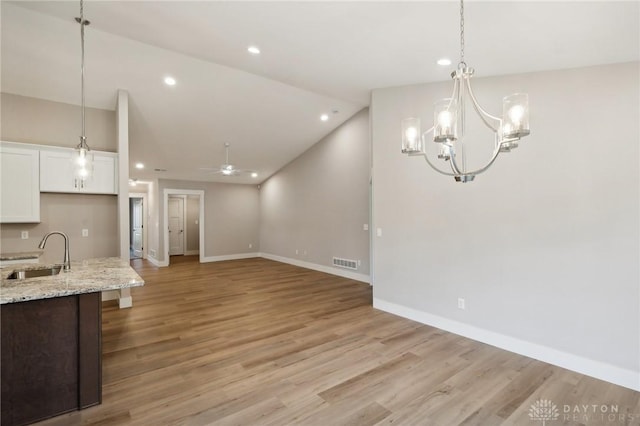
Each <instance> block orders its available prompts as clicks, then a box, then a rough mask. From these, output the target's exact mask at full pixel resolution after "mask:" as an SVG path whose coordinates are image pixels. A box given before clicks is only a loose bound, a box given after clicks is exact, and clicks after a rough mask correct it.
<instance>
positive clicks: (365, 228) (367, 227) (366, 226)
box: [362, 223, 369, 231]
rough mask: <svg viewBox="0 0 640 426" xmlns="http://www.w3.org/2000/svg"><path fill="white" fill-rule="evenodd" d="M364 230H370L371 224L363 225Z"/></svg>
mask: <svg viewBox="0 0 640 426" xmlns="http://www.w3.org/2000/svg"><path fill="white" fill-rule="evenodd" d="M362 230H363V231H368V230H369V224H368V223H365V224H364V225H362Z"/></svg>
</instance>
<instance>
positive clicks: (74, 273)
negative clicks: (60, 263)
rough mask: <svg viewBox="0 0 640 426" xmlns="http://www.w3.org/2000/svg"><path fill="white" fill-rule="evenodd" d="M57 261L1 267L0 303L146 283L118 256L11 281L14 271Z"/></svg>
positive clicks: (76, 263) (41, 267) (80, 263)
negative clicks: (48, 273)
mask: <svg viewBox="0 0 640 426" xmlns="http://www.w3.org/2000/svg"><path fill="white" fill-rule="evenodd" d="M52 266H54V264H44V263H39V264H38V263H24V264H20V263H18V264H14V265H6V266H4V267H1V268H0V277H1V278H2V282H1V283H0V304H5V303H16V302H25V301H28V300H37V299H48V298H52V297H61V296H71V295H74V294H82V293H95V292H98V291H107V290H119V289H122V288H129V287H139V286H142V285H144V281H143V280H142V278H140V275H138V274H137V273H136V272H135V271H134V270H133V268H131V266H130V265H129V262H128V261H126V260H122V259H120V258H119V257H108V258H101V259H88V260H83V261H77V262H71V271H69V272H64V271H60V273H59V274H58V275H53V276H46V277H37V278H28V279H22V280H8V279H7V277H8V276H9V275H10V274H11V273H12V272H13V271H15V270H22V269H23V270H30V269H44V268H47V267H52Z"/></svg>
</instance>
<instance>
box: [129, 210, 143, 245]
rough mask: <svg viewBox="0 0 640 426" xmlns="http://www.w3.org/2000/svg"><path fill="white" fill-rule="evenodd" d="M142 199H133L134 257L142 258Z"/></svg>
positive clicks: (132, 243) (132, 234)
mask: <svg viewBox="0 0 640 426" xmlns="http://www.w3.org/2000/svg"><path fill="white" fill-rule="evenodd" d="M142 202H143V200H142V198H132V199H131V248H132V249H133V256H134V257H138V258H140V257H142Z"/></svg>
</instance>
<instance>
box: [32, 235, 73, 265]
mask: <svg viewBox="0 0 640 426" xmlns="http://www.w3.org/2000/svg"><path fill="white" fill-rule="evenodd" d="M53 234H58V235H62V238H64V263H63V265H64V266H63V267H62V270H63V271H64V272H69V271H70V270H71V259H70V258H69V237H67V234H65V233H64V232H58V231H53V232H49V233H48V234H47V235H45V236H44V237H42V241H40V244H38V248H39V249H40V250H42V249H44V245H45V244H46V243H47V238H49V237H50V236H51V235H53Z"/></svg>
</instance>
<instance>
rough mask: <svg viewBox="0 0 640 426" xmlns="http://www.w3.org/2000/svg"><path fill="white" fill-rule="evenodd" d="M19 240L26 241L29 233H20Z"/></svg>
mask: <svg viewBox="0 0 640 426" xmlns="http://www.w3.org/2000/svg"><path fill="white" fill-rule="evenodd" d="M20 238H22V239H23V240H28V239H29V231H22V232H21V233H20Z"/></svg>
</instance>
